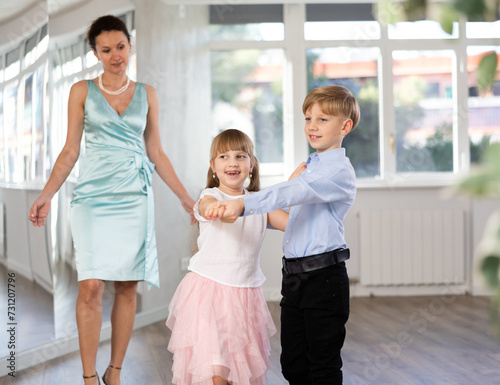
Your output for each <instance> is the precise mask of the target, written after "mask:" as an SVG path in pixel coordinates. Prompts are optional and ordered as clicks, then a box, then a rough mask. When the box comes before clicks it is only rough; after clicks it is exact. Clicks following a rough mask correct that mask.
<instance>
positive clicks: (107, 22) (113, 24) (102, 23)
mask: <svg viewBox="0 0 500 385" xmlns="http://www.w3.org/2000/svg"><path fill="white" fill-rule="evenodd" d="M109 31H121V32H123V33H124V34H125V36H127V39H128V42H129V43H130V34H129V33H128V30H127V26H126V25H125V23H124V22H123V20H122V19H120V18H119V17H116V16H113V15H106V16H101V17H99V18H97V19H95V20H94V21H93V22H92V25H91V26H90V28H89V30H88V31H87V40H88V42H89V45H90V48H92V49H93V50H94V51H95V50H96V48H95V39H96V38H97V36H99V35H100V34H101V33H102V32H109Z"/></svg>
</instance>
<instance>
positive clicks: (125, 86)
mask: <svg viewBox="0 0 500 385" xmlns="http://www.w3.org/2000/svg"><path fill="white" fill-rule="evenodd" d="M129 85H130V78H129V77H128V76H127V84H125V85H124V86H123V87H122V88H120V89H119V90H116V91H109V90H107V89H106V88H104V86H103V85H102V74H100V75H99V88H100V89H101V90H103V91H104V92H106V93H107V94H109V95H120V94H122V93H123V92H125V90H126V89H127V88H128V86H129Z"/></svg>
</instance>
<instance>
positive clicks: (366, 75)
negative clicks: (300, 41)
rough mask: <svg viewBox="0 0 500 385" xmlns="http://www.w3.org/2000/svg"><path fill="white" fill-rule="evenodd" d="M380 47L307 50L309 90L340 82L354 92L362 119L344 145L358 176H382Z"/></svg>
mask: <svg viewBox="0 0 500 385" xmlns="http://www.w3.org/2000/svg"><path fill="white" fill-rule="evenodd" d="M379 58H380V49H379V48H351V47H337V48H312V49H309V50H307V63H308V66H307V67H308V76H307V79H308V91H310V90H312V89H314V88H317V87H321V86H326V85H340V86H344V87H346V88H348V89H349V90H351V92H352V93H353V94H354V96H355V97H356V99H357V100H358V103H359V105H360V110H361V115H362V118H361V120H360V122H359V124H358V126H357V127H356V128H355V129H354V130H353V131H351V133H349V135H347V136H346V137H345V139H344V141H343V147H345V148H346V153H347V156H348V157H349V159H350V160H351V163H352V165H353V167H354V169H355V170H356V175H357V177H358V178H372V177H377V176H379V175H380V156H379V149H380V141H379V136H380V132H379V112H378V111H379V87H378V60H379Z"/></svg>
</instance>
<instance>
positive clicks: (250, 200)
mask: <svg viewBox="0 0 500 385" xmlns="http://www.w3.org/2000/svg"><path fill="white" fill-rule="evenodd" d="M255 195H256V194H252V195H247V196H245V197H244V198H243V202H244V204H245V210H243V213H241V215H240V216H244V215H254V214H259V213H257V212H256V211H257V209H258V208H259V206H260V204H259V199H258V197H256V196H255Z"/></svg>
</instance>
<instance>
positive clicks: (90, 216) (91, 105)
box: [29, 16, 195, 385]
mask: <svg viewBox="0 0 500 385" xmlns="http://www.w3.org/2000/svg"><path fill="white" fill-rule="evenodd" d="M87 39H88V41H89V44H90V46H91V48H92V50H93V52H94V55H95V56H96V57H97V59H98V60H100V61H101V63H102V67H103V73H102V74H101V75H100V76H99V77H98V78H96V79H93V80H87V81H85V80H84V81H80V82H77V83H75V84H74V85H73V86H72V88H71V91H70V95H69V101H68V133H67V139H66V144H65V146H64V148H63V150H62V151H61V153H60V155H59V157H58V158H57V160H56V163H55V164H54V168H53V170H52V173H51V175H50V178H49V180H48V181H47V184H46V185H45V187H44V189H43V190H42V192H41V194H40V196H39V197H38V199H37V200H36V201H35V202H34V203H33V206H32V207H31V209H30V213H29V219H30V220H31V221H32V222H33V225H35V226H43V225H44V224H45V221H46V218H47V215H48V212H49V209H50V201H51V199H52V197H53V196H54V194H55V193H56V192H57V191H58V190H59V188H60V187H61V185H62V184H63V182H64V181H65V180H66V178H67V177H68V175H69V174H70V172H71V170H72V168H73V166H74V165H75V162H76V161H77V159H78V157H79V153H80V142H81V139H82V134H83V132H84V131H85V157H84V159H83V161H82V168H81V170H80V175H79V178H78V183H77V186H76V187H75V189H74V192H73V200H72V202H71V207H72V209H71V229H72V234H73V240H74V246H75V254H76V261H77V270H78V281H79V292H78V298H77V303H76V319H77V325H78V335H79V343H80V355H81V359H82V365H83V377H84V382H85V385H90V384H96V383H97V384H99V383H100V380H99V377H98V375H97V371H96V355H97V349H98V345H99V334H100V329H101V323H102V309H101V300H102V294H103V291H104V281H105V280H109V281H114V282H115V283H114V285H115V299H114V303H113V309H112V312H111V326H112V334H111V360H110V364H109V366H108V368H107V369H106V372H105V373H104V375H103V377H102V379H103V382H104V383H105V384H107V385H117V384H120V371H119V370H120V368H121V364H122V362H123V359H124V357H125V352H126V350H127V346H128V343H129V340H130V336H131V333H132V326H133V324H134V317H135V310H136V293H137V282H138V281H146V282H148V284H149V286H151V285H155V286H159V276H158V267H157V255H156V243H155V232H154V217H153V212H154V209H153V196H152V191H151V177H152V172H153V169H155V170H156V171H157V172H158V174H159V176H160V177H161V178H162V179H163V181H165V183H166V184H167V185H168V186H169V187H170V189H171V190H172V191H173V192H174V193H175V194H176V195H177V197H178V198H179V199H180V201H181V203H182V206H183V207H184V209H185V210H186V211H187V212H188V213H189V214H190V215H191V218H192V220H193V209H192V208H193V205H194V203H195V202H194V201H193V199H191V197H190V196H189V195H188V193H187V192H186V189H185V188H184V186H183V185H182V183H181V182H180V180H179V179H178V177H177V175H176V173H175V171H174V169H173V167H172V165H171V163H170V161H169V159H168V157H167V156H166V155H165V153H164V152H163V149H162V147H161V142H160V134H159V128H158V110H159V108H158V98H157V96H156V91H155V89H154V88H153V87H150V86H149V85H146V84H141V83H135V82H132V81H130V79H129V78H128V77H127V74H126V70H127V65H128V61H129V55H130V51H131V45H130V35H129V33H128V31H127V28H126V26H125V24H124V23H123V22H122V21H121V20H120V19H119V18H117V17H114V16H103V17H100V18H98V19H97V20H95V21H94V22H93V23H92V25H91V27H90V28H89V30H88V34H87ZM143 138H144V142H143Z"/></svg>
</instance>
